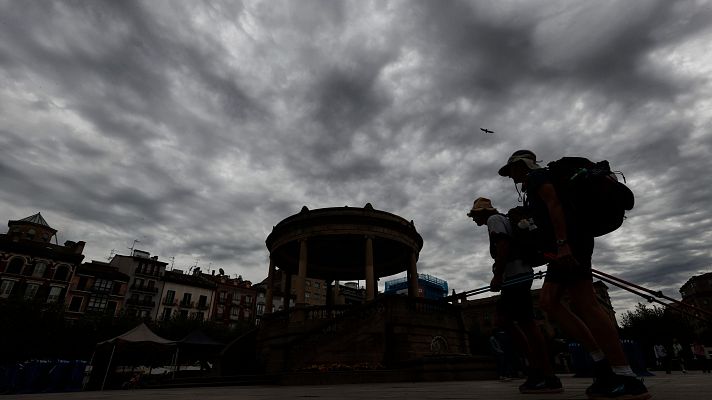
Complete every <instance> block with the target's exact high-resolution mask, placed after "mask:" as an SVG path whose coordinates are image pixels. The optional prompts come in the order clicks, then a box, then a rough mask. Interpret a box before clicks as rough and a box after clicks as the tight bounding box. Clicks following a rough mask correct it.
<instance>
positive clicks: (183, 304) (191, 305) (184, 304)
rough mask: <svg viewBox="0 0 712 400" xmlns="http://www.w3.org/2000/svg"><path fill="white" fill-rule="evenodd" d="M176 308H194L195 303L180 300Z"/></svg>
mask: <svg viewBox="0 0 712 400" xmlns="http://www.w3.org/2000/svg"><path fill="white" fill-rule="evenodd" d="M178 307H181V308H195V303H194V302H192V301H185V300H181V302H180V303H178Z"/></svg>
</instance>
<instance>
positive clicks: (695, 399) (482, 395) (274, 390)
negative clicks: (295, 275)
mask: <svg viewBox="0 0 712 400" xmlns="http://www.w3.org/2000/svg"><path fill="white" fill-rule="evenodd" d="M561 378H562V382H563V384H564V388H565V391H564V393H561V394H554V395H522V394H519V393H518V391H517V387H518V386H519V384H521V383H522V380H512V381H509V382H500V381H466V382H464V381H459V382H416V383H377V384H354V385H324V386H230V387H211V388H188V389H150V390H116V391H105V392H81V393H52V394H28V395H8V396H3V397H2V400H5V399H50V400H63V399H67V400H95V399H96V400H113V399H137V400H144V399H145V400H164V399H165V400H169V399H170V400H202V399H215V400H221V399H225V400H227V399H230V400H241V399H258V400H264V399H279V400H283V399H306V398H309V399H314V398H316V399H320V400H349V399H392V400H395V399H408V400H418V399H468V400H478V399H482V400H484V399H487V400H491V399H496V400H508V399H518V400H529V399H531V400H540V399H554V400H569V399H585V398H586V396H585V395H584V390H585V389H586V387H587V386H588V385H589V384H590V382H591V380H590V379H586V378H573V377H571V376H562V377H561ZM645 383H646V385H647V386H648V389H649V390H650V392H651V393H652V394H653V398H654V399H656V400H678V399H684V400H710V399H712V375H710V374H702V373H699V372H691V373H689V374H686V375H683V374H681V373H680V372H676V373H673V374H672V375H665V374H662V375H657V376H653V377H647V378H645Z"/></svg>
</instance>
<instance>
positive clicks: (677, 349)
mask: <svg viewBox="0 0 712 400" xmlns="http://www.w3.org/2000/svg"><path fill="white" fill-rule="evenodd" d="M672 358H673V360H675V362H676V363H677V365H678V366H679V367H680V371H682V373H683V374H686V373H687V370H686V369H685V351H684V349H683V347H682V345H681V344H680V342H678V341H677V338H673V339H672Z"/></svg>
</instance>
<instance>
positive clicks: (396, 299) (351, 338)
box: [224, 203, 491, 380]
mask: <svg viewBox="0 0 712 400" xmlns="http://www.w3.org/2000/svg"><path fill="white" fill-rule="evenodd" d="M266 245H267V249H268V250H269V255H270V257H269V259H270V263H269V272H268V277H267V290H266V293H265V309H264V315H262V318H260V324H259V327H258V328H257V329H256V331H255V333H254V336H251V337H250V340H247V339H245V340H243V341H242V342H243V343H240V341H236V342H235V343H234V344H233V345H231V346H230V349H228V350H227V351H225V352H224V358H225V359H226V361H225V362H226V365H228V364H227V363H232V364H236V363H237V359H238V355H239V354H243V353H245V352H242V353H241V349H242V350H246V349H249V348H252V349H254V352H255V361H254V363H255V365H256V367H258V370H259V371H260V372H264V373H267V374H285V373H287V374H289V373H292V372H298V373H301V372H304V371H314V370H318V371H331V370H339V368H351V369H353V370H364V369H367V370H374V371H386V370H389V371H396V372H395V375H394V376H389V377H388V378H384V379H390V380H400V379H405V380H409V379H411V380H413V379H435V378H437V377H442V378H447V379H454V378H456V377H467V378H468V379H471V378H473V377H477V376H489V375H491V372H488V371H489V366H488V364H487V363H483V362H482V360H481V359H476V358H473V356H471V355H470V354H469V346H468V331H467V329H466V327H465V323H464V321H463V319H462V314H461V312H460V308H459V307H458V306H457V305H453V304H449V303H447V302H446V301H440V300H434V299H426V298H422V297H420V296H418V272H417V262H418V257H419V253H420V251H421V249H422V248H423V238H422V237H421V236H420V234H419V233H418V232H417V230H416V229H415V225H414V223H413V222H412V221H409V220H406V219H404V218H402V217H400V216H398V215H395V214H391V213H389V212H385V211H380V210H376V209H374V208H373V206H371V204H370V203H369V204H366V206H364V207H363V208H357V207H332V208H320V209H315V210H309V209H308V208H307V207H303V208H302V210H301V211H300V212H299V213H297V214H295V215H292V216H290V217H287V218H285V219H284V220H282V221H281V222H279V223H278V224H277V225H275V226H274V228H273V229H272V232H271V233H270V235H269V236H268V237H267V240H266ZM277 269H279V272H280V274H279V275H281V284H280V290H281V292H282V293H283V294H286V295H287V296H289V294H290V293H291V292H292V288H291V287H290V286H291V284H290V282H291V281H292V277H293V276H296V277H297V278H296V279H294V282H295V285H296V287H295V288H294V289H295V290H294V292H296V303H295V307H294V308H292V309H290V308H289V306H288V304H289V302H288V301H285V302H284V309H283V310H279V311H276V312H272V308H273V307H272V305H273V296H274V295H275V290H276V288H277V282H275V281H276V278H275V276H276V275H277V273H276V272H277ZM404 271H405V272H406V273H407V282H408V295H407V296H403V295H385V294H384V295H379V296H377V282H378V279H379V278H381V277H386V276H391V275H395V274H398V273H401V272H404ZM307 278H310V279H319V280H323V281H325V282H326V283H327V291H326V292H327V293H326V298H327V302H326V305H323V306H307V304H306V301H305V300H306V296H305V294H306V292H305V289H306V288H305V286H306V285H305V282H306V279H307ZM340 280H344V281H353V280H363V281H365V282H366V298H365V300H366V301H365V302H364V303H363V304H334V303H333V301H334V299H335V298H336V297H338V296H337V294H338V293H336V290H338V287H339V285H338V284H336V285H332V282H337V283H338V281H340ZM252 343H254V344H252ZM243 364H244V361H243ZM334 368H335V369H334ZM225 370H226V371H229V368H225ZM280 376H283V377H285V378H284V379H287V378H286V377H287V376H289V375H280ZM297 376H299V377H300V378H299V379H304V378H303V375H297ZM436 376H437V377H436ZM315 379H316V378H315ZM438 379H439V378H438Z"/></svg>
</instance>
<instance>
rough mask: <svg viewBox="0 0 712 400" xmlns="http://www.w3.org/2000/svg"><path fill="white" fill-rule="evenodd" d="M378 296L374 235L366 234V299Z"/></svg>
mask: <svg viewBox="0 0 712 400" xmlns="http://www.w3.org/2000/svg"><path fill="white" fill-rule="evenodd" d="M375 297H376V279H375V274H374V273H373V237H372V236H366V301H371V300H373V299H374V298H375Z"/></svg>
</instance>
